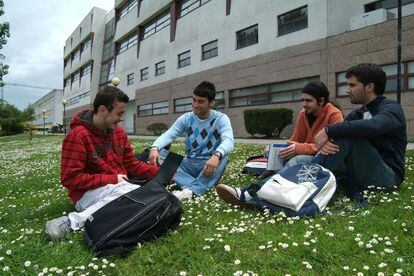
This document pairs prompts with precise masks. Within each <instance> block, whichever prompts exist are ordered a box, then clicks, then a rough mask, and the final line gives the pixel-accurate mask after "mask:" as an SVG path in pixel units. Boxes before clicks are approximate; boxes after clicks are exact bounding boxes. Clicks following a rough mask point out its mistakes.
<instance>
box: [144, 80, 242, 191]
mask: <svg viewBox="0 0 414 276" xmlns="http://www.w3.org/2000/svg"><path fill="white" fill-rule="evenodd" d="M215 97H216V89H215V87H214V85H213V84H212V83H209V82H206V81H204V82H202V83H200V84H199V85H198V86H197V87H196V88H195V89H194V93H193V104H192V106H193V111H192V112H187V113H185V114H183V115H181V116H180V117H179V118H178V119H177V120H176V121H175V122H174V124H173V125H172V126H171V127H170V128H169V129H168V130H167V131H166V132H165V133H164V134H163V135H161V136H160V137H158V139H157V140H155V142H154V144H153V145H152V147H151V151H150V155H149V161H150V162H151V163H152V164H154V163H155V162H157V161H158V159H159V157H160V154H159V151H160V149H162V148H163V147H165V146H166V145H168V144H170V143H171V142H173V141H174V140H175V139H176V138H177V137H179V136H181V135H182V134H183V133H185V134H186V135H185V152H186V155H187V158H186V159H184V160H183V161H182V163H181V165H180V168H179V169H178V171H177V173H176V175H175V176H174V178H173V180H174V181H175V183H176V184H177V185H178V186H179V187H181V188H183V190H182V191H175V192H174V194H175V195H176V196H177V197H179V198H180V199H184V198H189V197H191V196H192V195H193V194H195V195H200V194H202V193H204V192H205V191H206V190H207V189H208V188H211V187H213V186H214V184H216V182H217V181H218V180H219V178H220V177H221V175H222V174H223V172H224V169H225V168H226V166H227V163H228V157H227V154H228V153H229V152H230V151H231V150H232V149H233V147H234V139H233V130H232V127H231V123H230V119H229V117H227V115H226V114H223V113H221V112H218V111H216V110H212V109H211V108H212V107H213V106H214V103H215Z"/></svg>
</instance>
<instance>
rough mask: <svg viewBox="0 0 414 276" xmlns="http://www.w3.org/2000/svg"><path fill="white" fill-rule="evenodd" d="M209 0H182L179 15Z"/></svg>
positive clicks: (181, 15) (187, 12)
mask: <svg viewBox="0 0 414 276" xmlns="http://www.w3.org/2000/svg"><path fill="white" fill-rule="evenodd" d="M210 1H211V0H183V1H182V3H181V9H180V17H183V16H184V15H186V14H189V13H190V12H192V11H193V10H195V9H197V8H199V7H200V6H202V5H204V4H205V3H207V2H210Z"/></svg>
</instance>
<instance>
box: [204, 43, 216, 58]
mask: <svg viewBox="0 0 414 276" xmlns="http://www.w3.org/2000/svg"><path fill="white" fill-rule="evenodd" d="M201 52H202V57H201V58H202V60H206V59H209V58H212V57H216V56H217V55H218V42H217V40H214V41H212V42H209V43H206V44H204V45H203V46H201Z"/></svg>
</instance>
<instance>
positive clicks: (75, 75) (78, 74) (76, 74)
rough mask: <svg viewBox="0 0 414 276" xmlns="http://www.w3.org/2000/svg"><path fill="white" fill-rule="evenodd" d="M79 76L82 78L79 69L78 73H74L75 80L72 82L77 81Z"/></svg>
mask: <svg viewBox="0 0 414 276" xmlns="http://www.w3.org/2000/svg"><path fill="white" fill-rule="evenodd" d="M79 78H80V72H79V71H78V72H77V73H75V74H74V75H73V80H72V82H75V81H77V80H79Z"/></svg>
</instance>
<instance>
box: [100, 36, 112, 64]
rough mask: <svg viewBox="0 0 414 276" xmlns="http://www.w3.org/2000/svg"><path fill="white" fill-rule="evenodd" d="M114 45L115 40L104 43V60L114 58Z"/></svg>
mask: <svg viewBox="0 0 414 276" xmlns="http://www.w3.org/2000/svg"><path fill="white" fill-rule="evenodd" d="M114 46H115V45H114V43H113V40H110V41H108V42H105V43H104V46H103V50H102V61H107V60H108V59H111V58H113V56H114V49H115V47H114Z"/></svg>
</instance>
